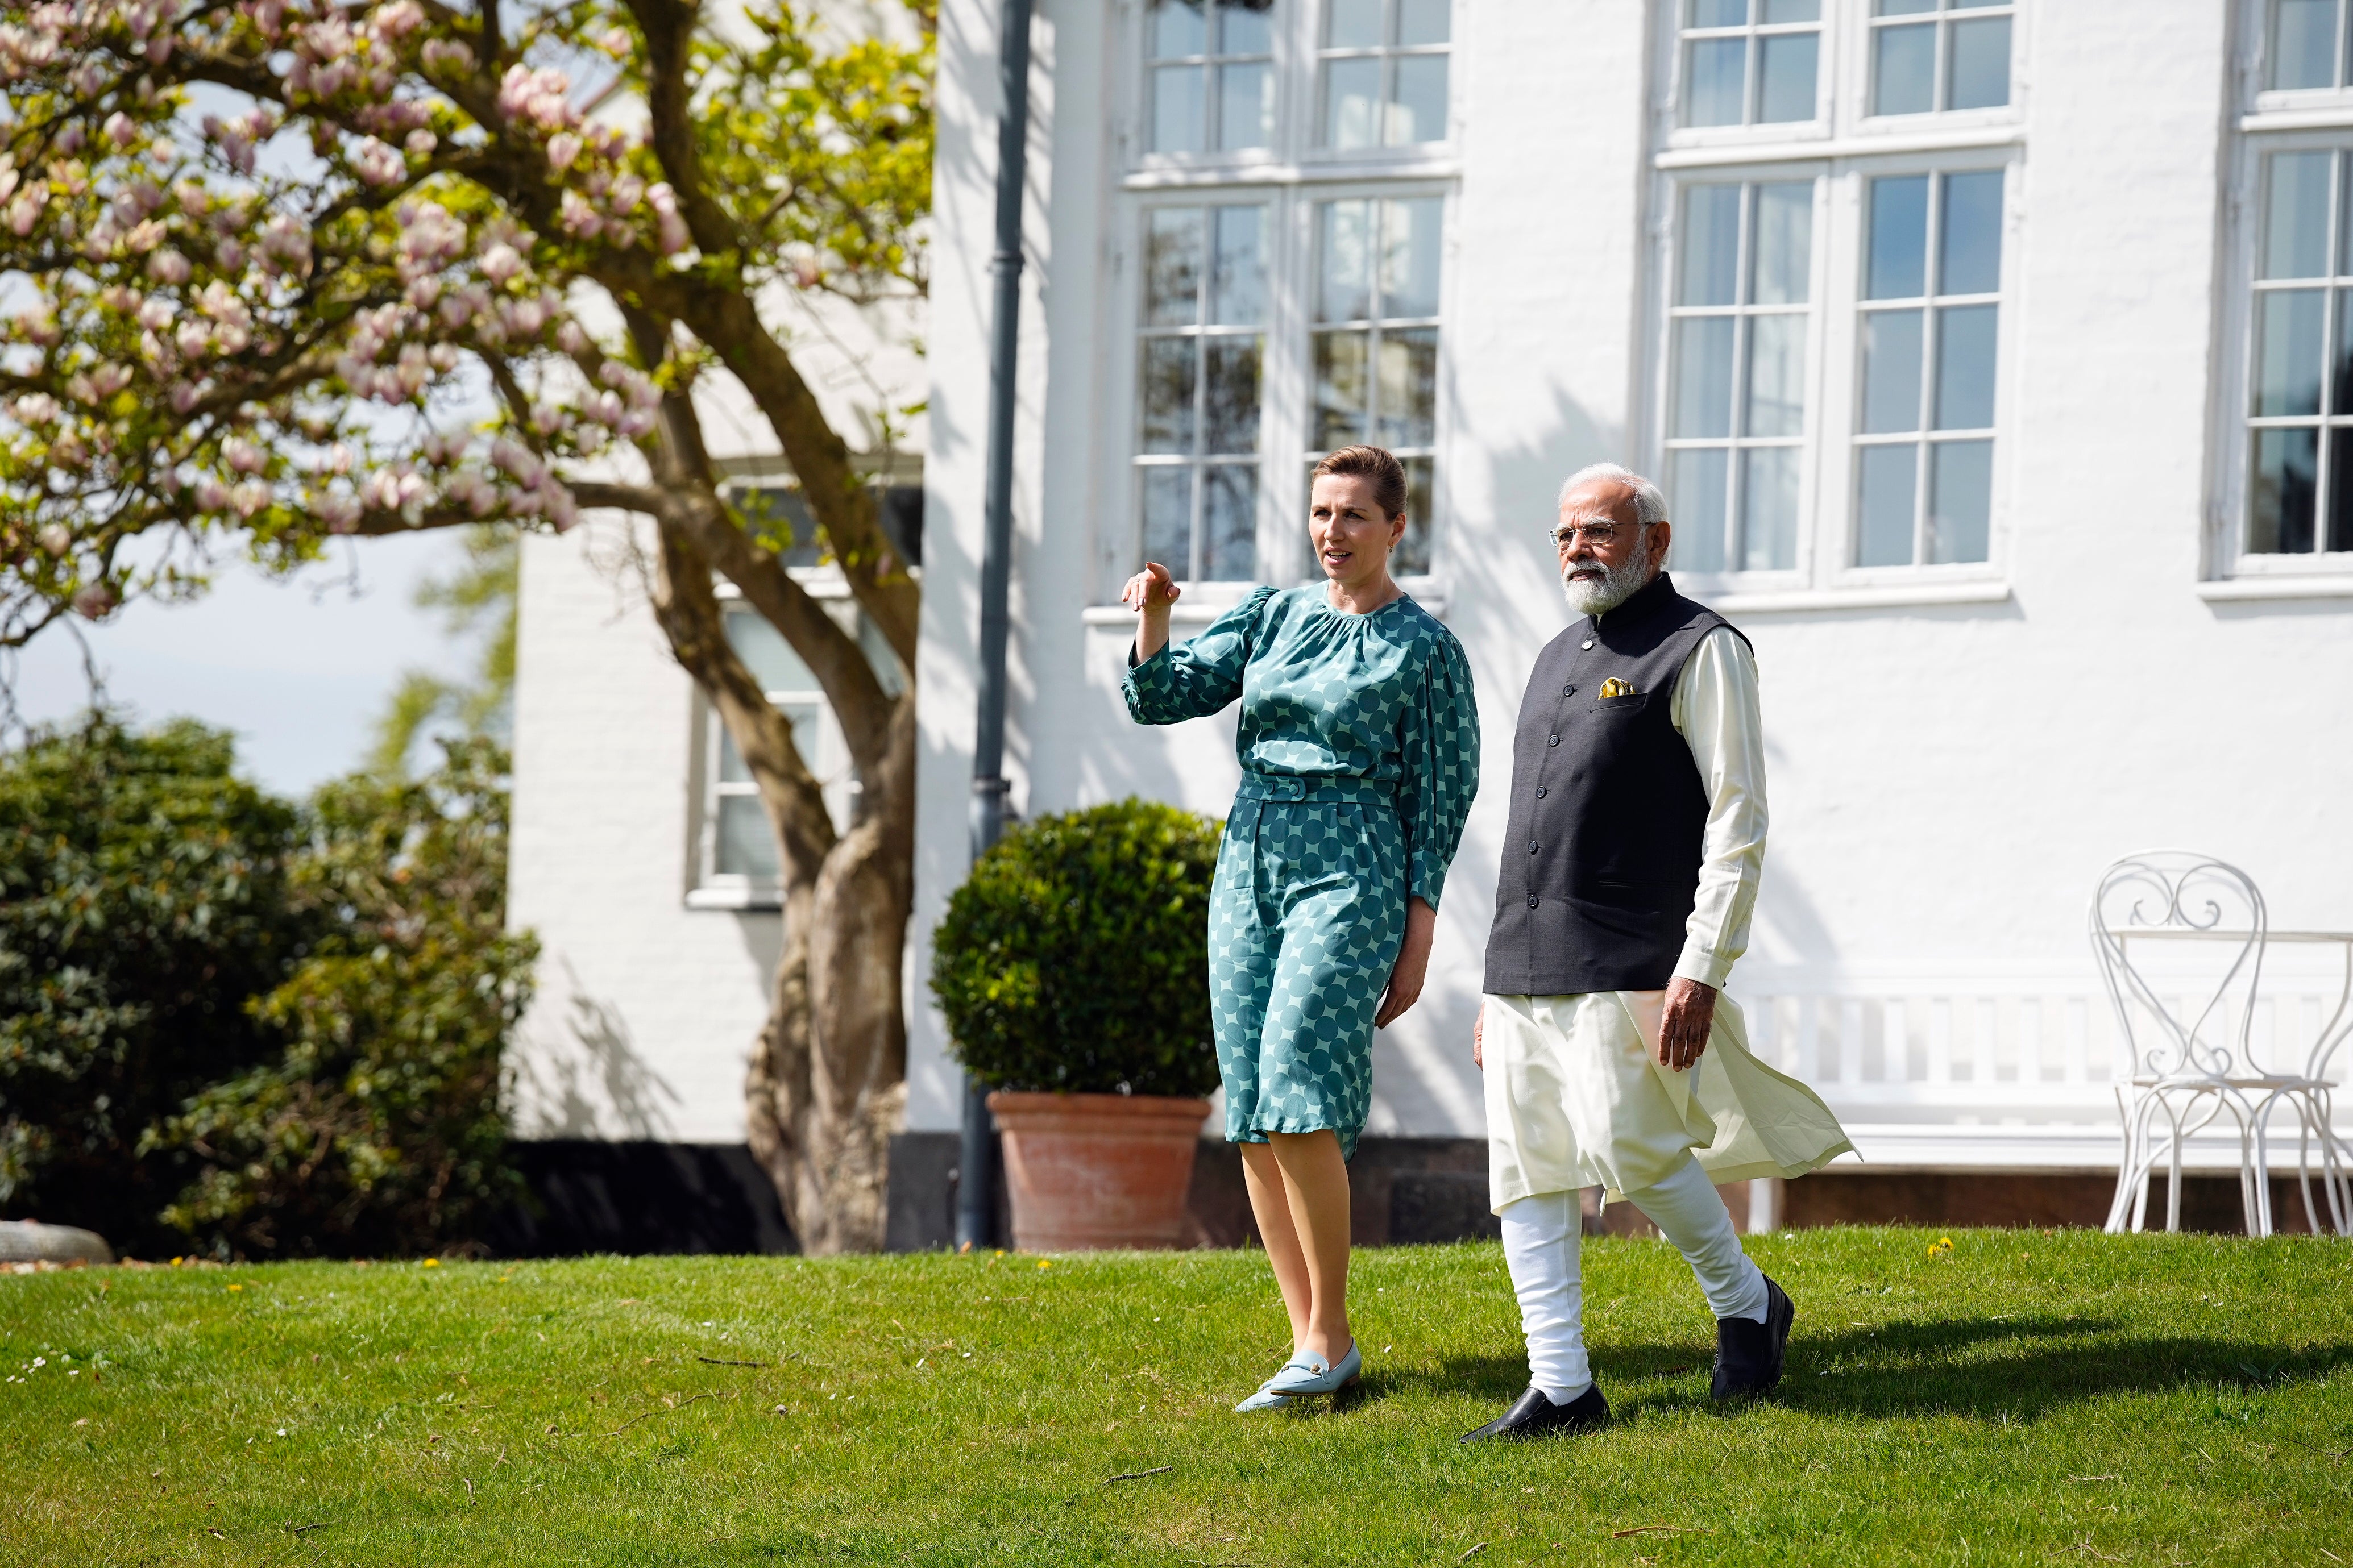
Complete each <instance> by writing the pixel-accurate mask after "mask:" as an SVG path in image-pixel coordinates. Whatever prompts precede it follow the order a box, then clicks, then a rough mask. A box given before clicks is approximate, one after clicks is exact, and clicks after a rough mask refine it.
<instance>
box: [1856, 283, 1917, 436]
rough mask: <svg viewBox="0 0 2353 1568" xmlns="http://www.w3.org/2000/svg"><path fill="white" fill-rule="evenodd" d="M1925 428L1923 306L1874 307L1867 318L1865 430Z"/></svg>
mask: <svg viewBox="0 0 2353 1568" xmlns="http://www.w3.org/2000/svg"><path fill="white" fill-rule="evenodd" d="M1918 428H1920V312H1919V311H1917V310H1873V311H1872V312H1871V313H1870V314H1868V315H1866V316H1864V317H1863V319H1862V433H1863V434H1864V435H1866V436H1890V435H1894V434H1895V433H1897V432H1899V431H1904V430H1917V429H1918Z"/></svg>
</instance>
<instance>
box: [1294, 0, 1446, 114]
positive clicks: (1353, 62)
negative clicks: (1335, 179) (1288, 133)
mask: <svg viewBox="0 0 2353 1568" xmlns="http://www.w3.org/2000/svg"><path fill="white" fill-rule="evenodd" d="M1451 9H1452V0H1325V5H1324V37H1323V40H1322V48H1321V49H1320V51H1319V55H1320V60H1319V66H1320V69H1321V71H1322V75H1323V83H1322V112H1321V113H1320V114H1319V115H1318V117H1317V121H1318V134H1317V137H1316V141H1317V142H1318V143H1319V144H1320V145H1323V146H1325V147H1333V148H1338V149H1342V150H1352V149H1361V148H1370V147H1404V146H1411V145H1413V144H1415V143H1418V142H1443V141H1445V140H1446V136H1447V127H1446V69H1447V47H1448V43H1449V38H1450V33H1451V16H1450V12H1451Z"/></svg>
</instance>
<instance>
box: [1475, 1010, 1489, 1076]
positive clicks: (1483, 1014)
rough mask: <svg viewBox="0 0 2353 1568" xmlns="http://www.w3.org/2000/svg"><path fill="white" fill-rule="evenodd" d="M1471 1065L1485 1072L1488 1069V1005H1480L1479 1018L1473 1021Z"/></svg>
mask: <svg viewBox="0 0 2353 1568" xmlns="http://www.w3.org/2000/svg"><path fill="white" fill-rule="evenodd" d="M1471 1065H1472V1067H1474V1068H1479V1069H1480V1070H1481V1071H1482V1072H1483V1071H1485V1070H1486V1067H1487V1004H1485V1003H1484V1002H1482V1003H1480V1004H1479V1014H1478V1016H1476V1017H1474V1018H1472V1020H1471Z"/></svg>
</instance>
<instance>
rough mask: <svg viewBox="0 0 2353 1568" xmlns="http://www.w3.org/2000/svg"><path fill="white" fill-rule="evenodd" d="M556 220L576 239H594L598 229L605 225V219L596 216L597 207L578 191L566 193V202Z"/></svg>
mask: <svg viewBox="0 0 2353 1568" xmlns="http://www.w3.org/2000/svg"><path fill="white" fill-rule="evenodd" d="M556 221H557V222H558V223H560V224H561V225H562V226H563V227H564V232H565V233H566V234H568V235H571V236H572V237H574V238H575V239H594V238H596V235H597V231H599V230H600V229H602V228H603V227H604V226H605V221H604V219H602V218H600V217H598V216H596V208H594V207H592V206H590V205H588V203H587V200H586V198H585V197H584V196H582V195H581V194H580V193H579V192H578V191H566V192H565V193H564V204H563V206H562V207H561V209H560V210H559V211H558V214H557V218H556Z"/></svg>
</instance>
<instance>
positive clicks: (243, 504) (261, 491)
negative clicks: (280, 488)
mask: <svg viewBox="0 0 2353 1568" xmlns="http://www.w3.org/2000/svg"><path fill="white" fill-rule="evenodd" d="M228 504H229V507H230V509H231V510H234V511H235V512H236V513H237V516H239V517H243V518H250V517H251V516H252V515H253V514H254V513H255V512H258V511H259V510H261V509H262V508H263V507H265V506H268V505H269V486H268V485H265V484H263V483H262V482H261V481H260V480H259V479H248V480H246V481H245V482H244V483H243V484H241V485H238V486H237V487H236V488H234V489H231V490H230V491H229V492H228Z"/></svg>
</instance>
